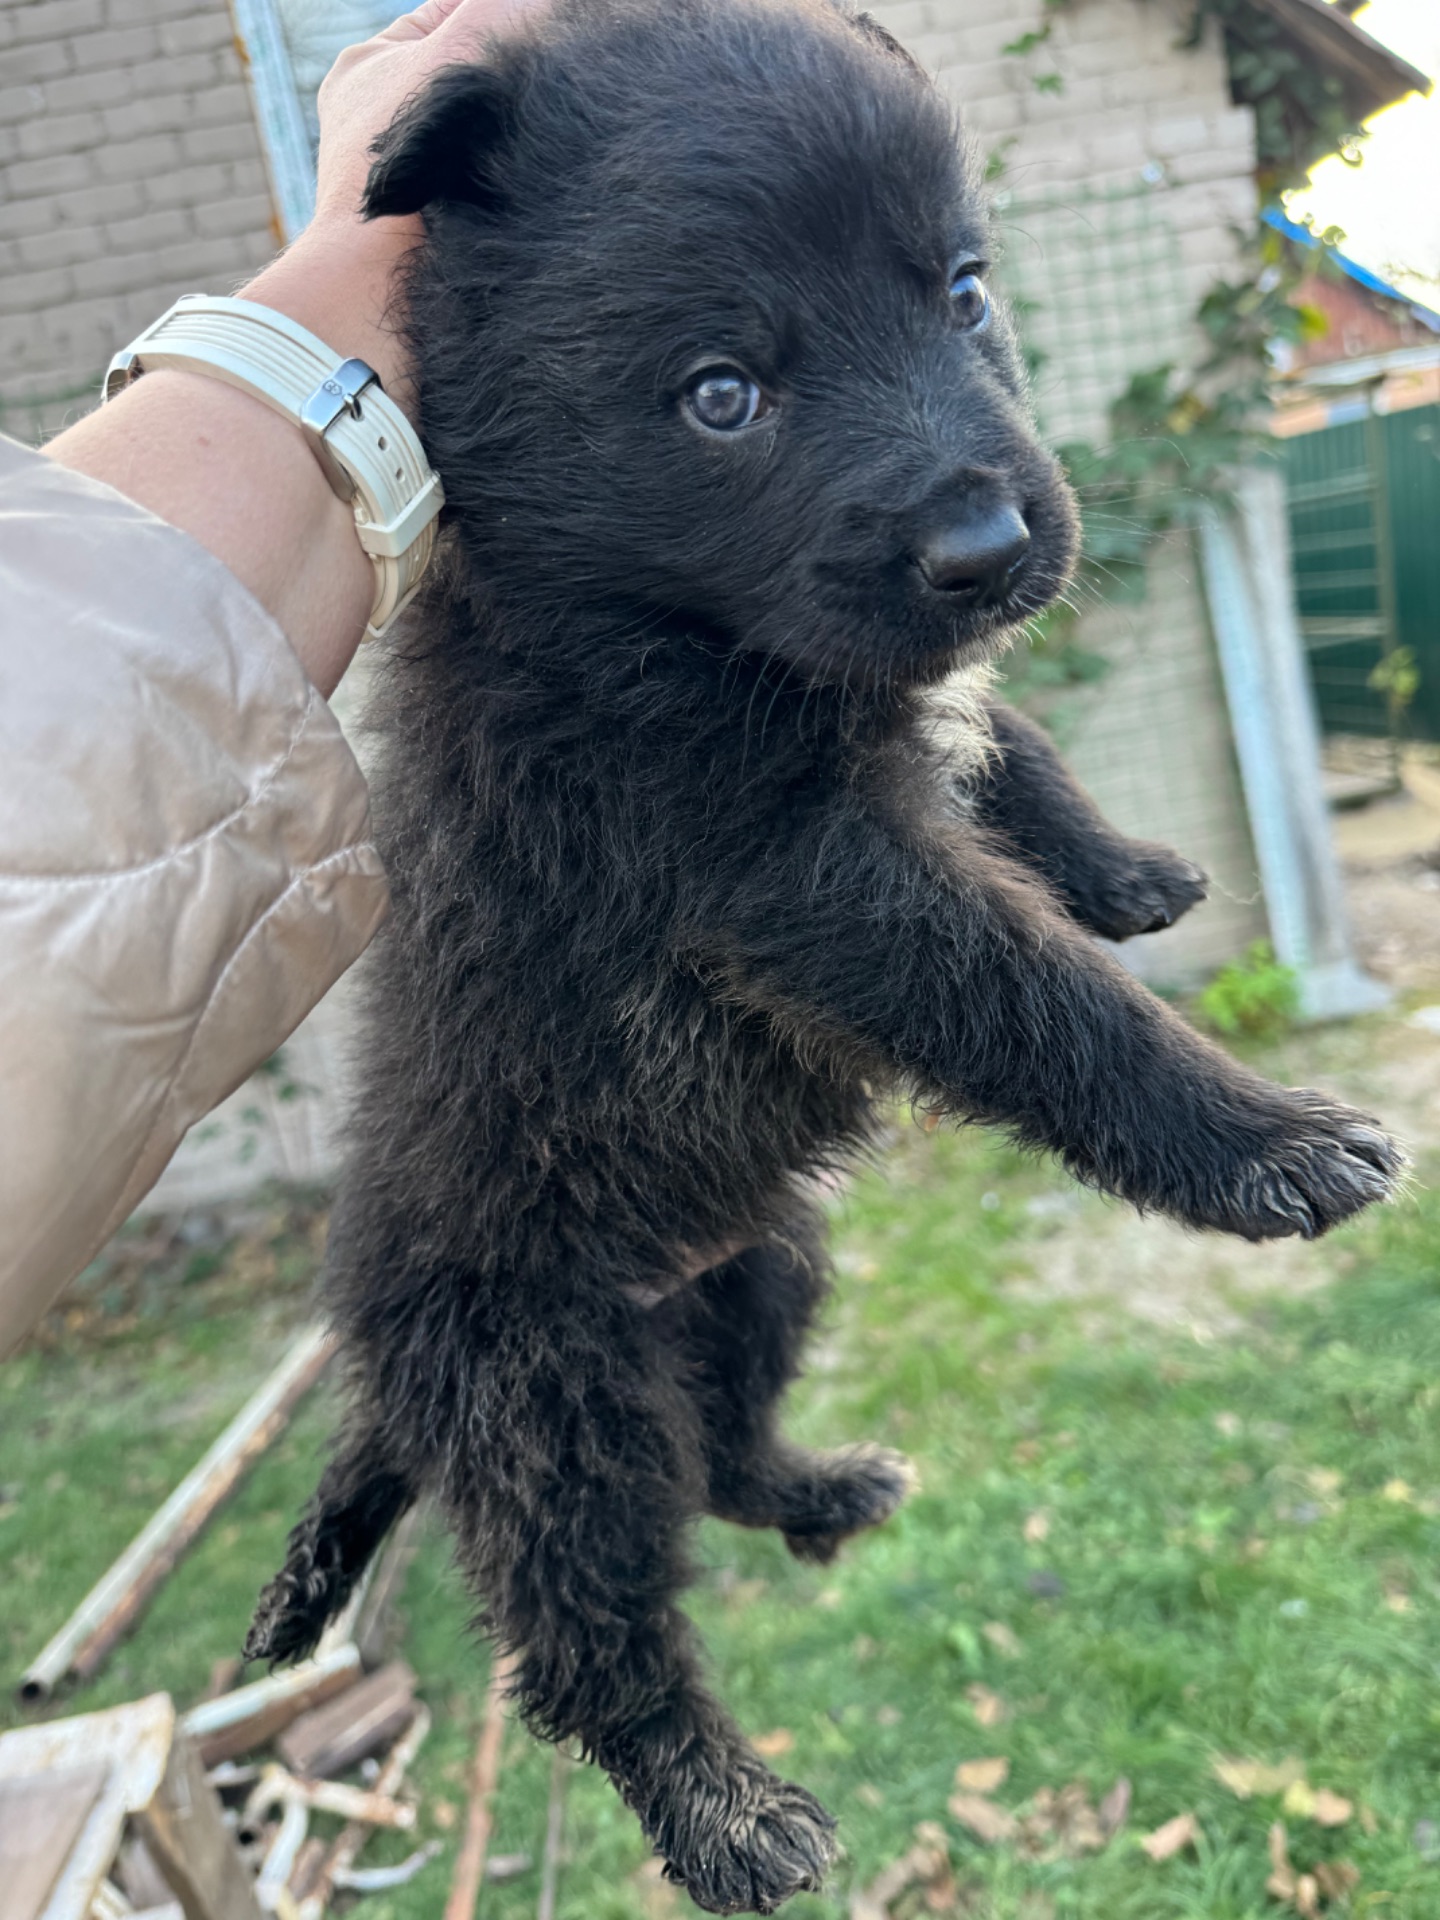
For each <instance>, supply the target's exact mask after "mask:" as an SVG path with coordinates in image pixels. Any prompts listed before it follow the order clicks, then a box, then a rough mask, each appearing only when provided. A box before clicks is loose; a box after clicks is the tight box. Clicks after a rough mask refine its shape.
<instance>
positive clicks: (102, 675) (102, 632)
mask: <svg viewBox="0 0 1440 1920" xmlns="http://www.w3.org/2000/svg"><path fill="white" fill-rule="evenodd" d="M386 900H387V895H386V886H385V876H384V871H383V869H382V866H381V863H380V859H379V856H378V854H377V853H376V851H375V847H374V845H373V843H372V841H371V837H370V813H369V799H368V795H367V792H366V787H365V782H364V778H363V776H362V775H361V772H360V769H359V767H358V766H357V764H356V762H355V759H354V756H353V754H352V753H351V751H350V748H349V746H348V744H347V743H346V741H345V738H344V735H343V734H342V733H341V731H340V728H339V725H338V724H337V722H336V720H335V718H334V716H333V715H332V714H331V712H330V709H329V707H328V706H327V705H326V703H325V701H324V700H323V699H322V697H321V696H320V694H319V693H318V692H317V691H316V690H315V688H314V687H313V686H312V685H311V684H310V682H309V680H308V679H307V678H306V676H305V673H304V671H303V670H302V668H301V666H300V663H299V661H298V660H297V659H296V657H295V654H294V653H293V651H292V650H291V648H290V645H289V643H288V641H287V640H286V638H285V636H284V634H283V633H282V632H281V631H280V629H279V627H278V626H277V625H276V624H275V622H274V620H273V619H271V617H270V616H269V614H267V613H266V612H265V610H264V609H263V608H262V607H261V606H260V604H259V603H258V602H257V601H256V600H255V599H254V598H253V597H252V596H251V594H250V593H248V592H247V591H246V589H245V588H244V587H242V586H241V585H240V583H239V582H238V581H237V580H236V579H235V578H234V576H233V575H232V574H231V573H230V572H229V571H228V570H227V569H226V568H225V567H224V566H223V565H222V564H221V563H220V562H219V561H218V560H216V559H214V558H213V557H212V556H211V555H210V554H208V553H207V552H205V550H204V549H203V548H202V547H200V546H198V545H197V544H196V543H195V542H194V541H193V540H191V539H190V538H189V536H188V535H186V534H183V533H180V532H178V531H177V530H176V529H175V528H173V527H171V526H168V525H167V524H166V523H165V522H164V521H162V520H159V519H156V518H155V516H154V515H152V514H149V513H147V512H146V511H145V510H144V509H143V508H141V507H138V506H136V505H135V504H134V503H133V502H132V501H129V500H127V499H125V498H124V497H123V496H122V495H121V494H118V493H116V492H114V491H113V490H112V489H111V488H109V487H106V486H104V485H102V484H100V483H99V482H97V481H94V480H91V479H88V478H86V477H85V476H83V475H80V474H76V473H72V472H70V471H68V470H67V469H65V468H62V467H60V466H57V465H56V464H55V463H54V462H52V461H49V460H46V459H45V458H44V457H43V456H41V455H39V454H37V453H34V452H33V451H31V450H29V449H28V448H25V447H22V446H19V445H17V444H16V443H15V442H13V441H9V440H5V439H3V438H0V1354H3V1353H5V1352H7V1351H9V1350H10V1349H11V1348H12V1347H13V1346H14V1344H15V1342H16V1341H17V1340H18V1339H19V1338H20V1337H21V1336H22V1335H23V1334H24V1333H25V1331H26V1330H27V1329H28V1328H29V1327H30V1326H32V1325H33V1324H34V1322H35V1320H36V1319H37V1318H38V1317H39V1316H40V1315H41V1314H42V1313H43V1312H44V1311H45V1309H46V1307H47V1306H48V1305H49V1304H50V1302H51V1301H52V1300H53V1298H54V1296H55V1294H56V1293H57V1292H58V1291H59V1289H60V1288H61V1287H62V1286H63V1285H64V1284H65V1282H66V1281H67V1280H69V1279H70V1278H71V1277H72V1276H73V1275H74V1274H75V1273H77V1272H78V1271H79V1270H80V1269H81V1267H83V1266H84V1264H85V1263H86V1261H87V1260H89V1259H90V1258H91V1257H92V1256H93V1254H94V1253H95V1252H96V1250H97V1249H98V1248H99V1247H100V1246H101V1245H102V1244H103V1242H104V1241H105V1239H106V1238H107V1237H108V1236H109V1235H110V1233H112V1232H113V1231H114V1229H115V1228H116V1227H117V1226H119V1225H120V1223H121V1222H122V1221H123V1220H124V1219H125V1217H126V1216H127V1214H129V1213H130V1212H131V1211H132V1209H133V1208H134V1207H135V1206H136V1205H137V1204H138V1203H139V1201H140V1200H141V1199H142V1198H143V1197H144V1195H145V1193H146V1192H147V1191H148V1190H149V1188H150V1187H151V1186H152V1185H153V1183H154V1182H155V1180H156V1178H157V1177H158V1175H159V1174H160V1172H161V1170H162V1168H163V1167H164V1166H165V1163H166V1161H167V1160H168V1159H169V1158H170V1156H171V1154H172V1153H173V1152H174V1150H175V1148H176V1147H177V1146H178V1145H179V1143H180V1140H181V1138H182V1136H183V1135H184V1133H185V1131H186V1129H187V1128H188V1127H190V1126H192V1125H193V1124H194V1123H195V1122H196V1121H197V1120H199V1119H200V1118H201V1117H202V1116H203V1115H204V1114H206V1113H207V1112H208V1111H209V1110H210V1109H211V1108H212V1107H213V1106H214V1105H215V1104H216V1103H217V1102H218V1101H220V1100H222V1099H223V1098H224V1097H225V1096H226V1095H227V1094H228V1093H230V1092H232V1091H233V1090H234V1088H235V1087H237V1086H238V1085H239V1084H240V1082H241V1081H242V1080H244V1079H245V1077H246V1075H247V1074H249V1073H250V1072H251V1070H252V1069H253V1068H254V1067H256V1066H257V1065H259V1064H260V1062H261V1061H263V1060H265V1059H267V1058H268V1057H269V1055H270V1054H272V1053H273V1052H274V1051H275V1049H276V1048H277V1047H278V1046H279V1045H280V1043H281V1042H282V1041H283V1040H284V1039H285V1038H286V1036H287V1035H288V1034H289V1033H291V1032H292V1031H293V1029H294V1028H295V1027H296V1026H297V1025H298V1024H299V1022H300V1021H301V1020H302V1019H303V1017H304V1016H305V1014H306V1013H308V1012H309V1010H310V1008H311V1007H312V1006H313V1005H314V1004H315V1002H316V1001H317V1000H318V999H319V998H320V997H321V995H322V994H323V993H324V992H325V991H326V989H327V988H328V987H329V986H331V985H332V983H333V982H334V981H335V980H336V979H337V978H338V977H339V976H340V974H341V973H343V972H344V971H345V969H346V968H347V967H348V966H349V965H350V964H351V963H352V962H353V961H354V960H355V959H356V958H357V957H358V955H359V954H360V953H361V952H362V951H363V949H364V948H365V946H366V944H367V943H368V941H369V940H370V937H371V935H372V934H373V933H374V931H375V928H376V927H377V926H378V925H379V923H380V921H381V919H382V918H383V916H384V913H385V908H386Z"/></svg>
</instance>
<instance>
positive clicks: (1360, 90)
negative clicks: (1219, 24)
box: [1248, 0, 1433, 120]
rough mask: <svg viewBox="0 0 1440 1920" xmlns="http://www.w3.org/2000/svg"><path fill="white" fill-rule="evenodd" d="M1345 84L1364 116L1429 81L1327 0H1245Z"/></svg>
mask: <svg viewBox="0 0 1440 1920" xmlns="http://www.w3.org/2000/svg"><path fill="white" fill-rule="evenodd" d="M1248 3H1249V5H1250V6H1252V7H1253V8H1254V9H1255V11H1256V12H1257V13H1263V14H1266V15H1268V17H1269V18H1270V19H1271V20H1273V21H1274V22H1275V24H1276V26H1278V27H1280V28H1281V29H1282V30H1283V31H1284V32H1285V33H1287V34H1288V35H1289V36H1290V37H1291V38H1292V39H1293V40H1295V41H1296V42H1297V43H1298V44H1299V45H1300V46H1301V47H1302V48H1303V49H1304V50H1305V51H1306V52H1307V53H1309V54H1312V55H1313V56H1314V57H1315V58H1316V59H1317V60H1320V61H1322V62H1323V63H1324V65H1325V66H1326V67H1327V69H1328V70H1329V71H1330V72H1331V73H1333V74H1334V75H1335V77H1336V78H1337V79H1338V80H1339V81H1340V82H1341V84H1342V85H1343V86H1344V87H1345V90H1346V93H1347V96H1349V98H1350V99H1351V100H1352V101H1353V103H1354V106H1355V108H1356V109H1358V110H1360V117H1361V118H1363V119H1367V120H1368V119H1369V117H1370V116H1371V114H1374V113H1379V112H1380V110H1381V109H1382V107H1389V106H1393V105H1394V104H1395V102H1396V101H1397V100H1403V99H1404V98H1405V96H1406V95H1407V94H1410V93H1421V94H1428V93H1429V92H1430V90H1431V86H1432V84H1433V83H1432V81H1431V79H1430V76H1429V75H1428V74H1426V73H1422V72H1421V71H1420V69H1419V67H1412V66H1411V64H1410V62H1409V61H1408V60H1402V59H1401V57H1400V55H1399V54H1398V53H1394V52H1392V51H1391V49H1390V48H1389V47H1387V46H1385V45H1383V43H1382V42H1381V41H1379V40H1376V39H1375V38H1374V37H1373V35H1371V34H1368V33H1367V32H1366V31H1365V29H1364V28H1363V27H1357V26H1356V24H1355V22H1354V21H1353V20H1352V19H1351V18H1350V17H1349V15H1348V14H1346V13H1342V12H1341V10H1340V8H1339V7H1338V6H1331V5H1330V4H1329V0H1248Z"/></svg>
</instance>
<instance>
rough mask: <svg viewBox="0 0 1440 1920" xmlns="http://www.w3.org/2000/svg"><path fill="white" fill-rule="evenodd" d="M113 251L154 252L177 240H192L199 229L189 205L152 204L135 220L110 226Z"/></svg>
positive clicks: (122, 221) (109, 236)
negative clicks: (156, 205)
mask: <svg viewBox="0 0 1440 1920" xmlns="http://www.w3.org/2000/svg"><path fill="white" fill-rule="evenodd" d="M106 231H107V236H108V238H109V241H110V250H111V252H112V253H116V254H121V253H153V252H154V251H155V250H156V249H158V248H160V247H164V246H168V245H169V244H170V242H171V241H173V240H188V239H189V238H190V236H191V235H192V234H193V233H194V231H195V229H194V226H193V225H192V223H191V220H190V211H189V208H188V207H148V208H147V209H146V210H145V212H143V213H139V214H136V216H135V217H134V218H133V219H131V220H116V221H113V222H112V223H111V225H110V226H109V227H108V228H107V230H106Z"/></svg>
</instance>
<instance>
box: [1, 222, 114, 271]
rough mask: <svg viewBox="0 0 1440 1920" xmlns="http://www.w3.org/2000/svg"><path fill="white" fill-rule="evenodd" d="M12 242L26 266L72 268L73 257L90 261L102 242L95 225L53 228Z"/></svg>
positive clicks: (100, 249) (74, 259)
mask: <svg viewBox="0 0 1440 1920" xmlns="http://www.w3.org/2000/svg"><path fill="white" fill-rule="evenodd" d="M16 245H17V246H18V248H19V254H20V259H21V261H22V262H23V263H24V265H25V266H27V267H72V266H74V264H75V262H76V261H77V260H93V259H94V258H95V257H96V255H97V254H99V253H102V252H103V251H104V247H105V242H104V239H103V237H102V235H101V233H100V230H99V228H98V227H54V228H52V229H51V231H50V232H48V233H31V234H27V235H26V236H25V238H24V239H23V240H20V241H17V243H16Z"/></svg>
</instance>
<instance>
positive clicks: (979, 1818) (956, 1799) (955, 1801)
mask: <svg viewBox="0 0 1440 1920" xmlns="http://www.w3.org/2000/svg"><path fill="white" fill-rule="evenodd" d="M949 1807H950V1814H951V1817H952V1818H953V1819H955V1820H958V1821H959V1822H960V1825H961V1826H962V1827H967V1828H968V1829H969V1831H970V1832H971V1833H973V1834H974V1836H975V1838H976V1839H977V1840H979V1841H981V1842H982V1843H983V1844H984V1845H985V1846H987V1847H993V1846H995V1845H997V1844H998V1843H999V1842H1000V1841H1002V1840H1013V1839H1014V1838H1015V1836H1016V1834H1017V1833H1018V1832H1019V1831H1020V1823H1019V1821H1018V1820H1017V1819H1016V1818H1015V1816H1014V1814H1013V1813H1011V1812H1010V1811H1009V1809H1008V1808H1006V1807H997V1806H996V1804H995V1802H994V1801H993V1800H987V1799H986V1798H985V1796H984V1795H983V1794H980V1793H952V1794H951V1796H950V1800H949Z"/></svg>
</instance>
